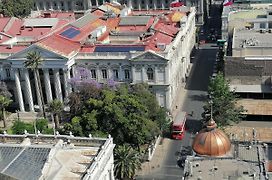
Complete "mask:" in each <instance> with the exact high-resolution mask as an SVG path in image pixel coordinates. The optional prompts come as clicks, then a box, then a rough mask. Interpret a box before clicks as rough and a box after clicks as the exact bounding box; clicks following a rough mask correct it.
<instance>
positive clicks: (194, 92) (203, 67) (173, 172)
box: [137, 7, 220, 180]
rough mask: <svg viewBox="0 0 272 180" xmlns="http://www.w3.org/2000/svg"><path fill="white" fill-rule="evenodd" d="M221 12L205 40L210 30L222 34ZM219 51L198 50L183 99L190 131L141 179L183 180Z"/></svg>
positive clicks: (213, 16) (173, 142)
mask: <svg viewBox="0 0 272 180" xmlns="http://www.w3.org/2000/svg"><path fill="white" fill-rule="evenodd" d="M218 13H219V11H218V9H217V8H215V7H213V8H212V9H211V18H210V20H211V21H213V22H217V24H216V23H208V24H211V25H208V26H206V28H205V27H204V33H203V35H202V36H203V37H201V38H205V37H207V36H208V34H210V33H211V32H210V31H209V29H214V30H216V31H217V32H220V23H219V21H220V19H219V20H218V17H219V18H220V16H219V14H218ZM217 49H218V47H217V46H216V42H213V43H208V44H207V43H206V44H202V45H200V47H199V49H196V52H195V55H194V57H193V58H192V62H193V67H192V69H191V72H190V75H189V78H188V79H187V83H186V86H185V89H186V91H187V94H186V95H185V96H184V99H183V106H182V107H181V108H180V111H186V112H187V113H189V114H191V112H193V115H192V116H188V118H187V122H186V126H187V131H186V134H185V137H184V138H183V140H181V141H180V140H170V142H169V145H168V146H169V147H168V151H167V152H165V158H164V161H163V162H162V164H161V165H160V166H159V167H156V168H154V169H153V170H152V171H151V172H150V173H149V174H148V175H142V176H138V177H137V179H139V180H164V179H167V180H177V179H181V177H182V175H183V169H182V167H181V166H180V159H181V157H182V155H181V154H182V153H181V152H182V151H186V150H190V148H191V144H192V137H193V136H194V134H195V133H196V132H198V131H199V130H200V129H201V122H200V120H201V113H202V112H203V108H202V107H203V105H204V102H205V101H206V98H207V87H208V83H209V79H210V77H211V76H212V74H213V67H214V62H215V59H216V52H217Z"/></svg>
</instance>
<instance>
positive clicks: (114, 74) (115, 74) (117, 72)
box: [113, 69, 119, 79]
mask: <svg viewBox="0 0 272 180" xmlns="http://www.w3.org/2000/svg"><path fill="white" fill-rule="evenodd" d="M113 77H114V79H118V78H119V71H118V70H117V69H114V70H113Z"/></svg>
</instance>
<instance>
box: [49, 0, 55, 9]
mask: <svg viewBox="0 0 272 180" xmlns="http://www.w3.org/2000/svg"><path fill="white" fill-rule="evenodd" d="M50 9H51V10H53V9H54V6H53V2H52V1H50Z"/></svg>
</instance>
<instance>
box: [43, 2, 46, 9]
mask: <svg viewBox="0 0 272 180" xmlns="http://www.w3.org/2000/svg"><path fill="white" fill-rule="evenodd" d="M43 10H45V11H46V2H43Z"/></svg>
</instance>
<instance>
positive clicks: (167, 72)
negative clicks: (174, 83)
mask: <svg viewBox="0 0 272 180" xmlns="http://www.w3.org/2000/svg"><path fill="white" fill-rule="evenodd" d="M168 66H169V64H168V65H167V66H165V67H164V68H165V70H164V73H165V84H169V67H168Z"/></svg>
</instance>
